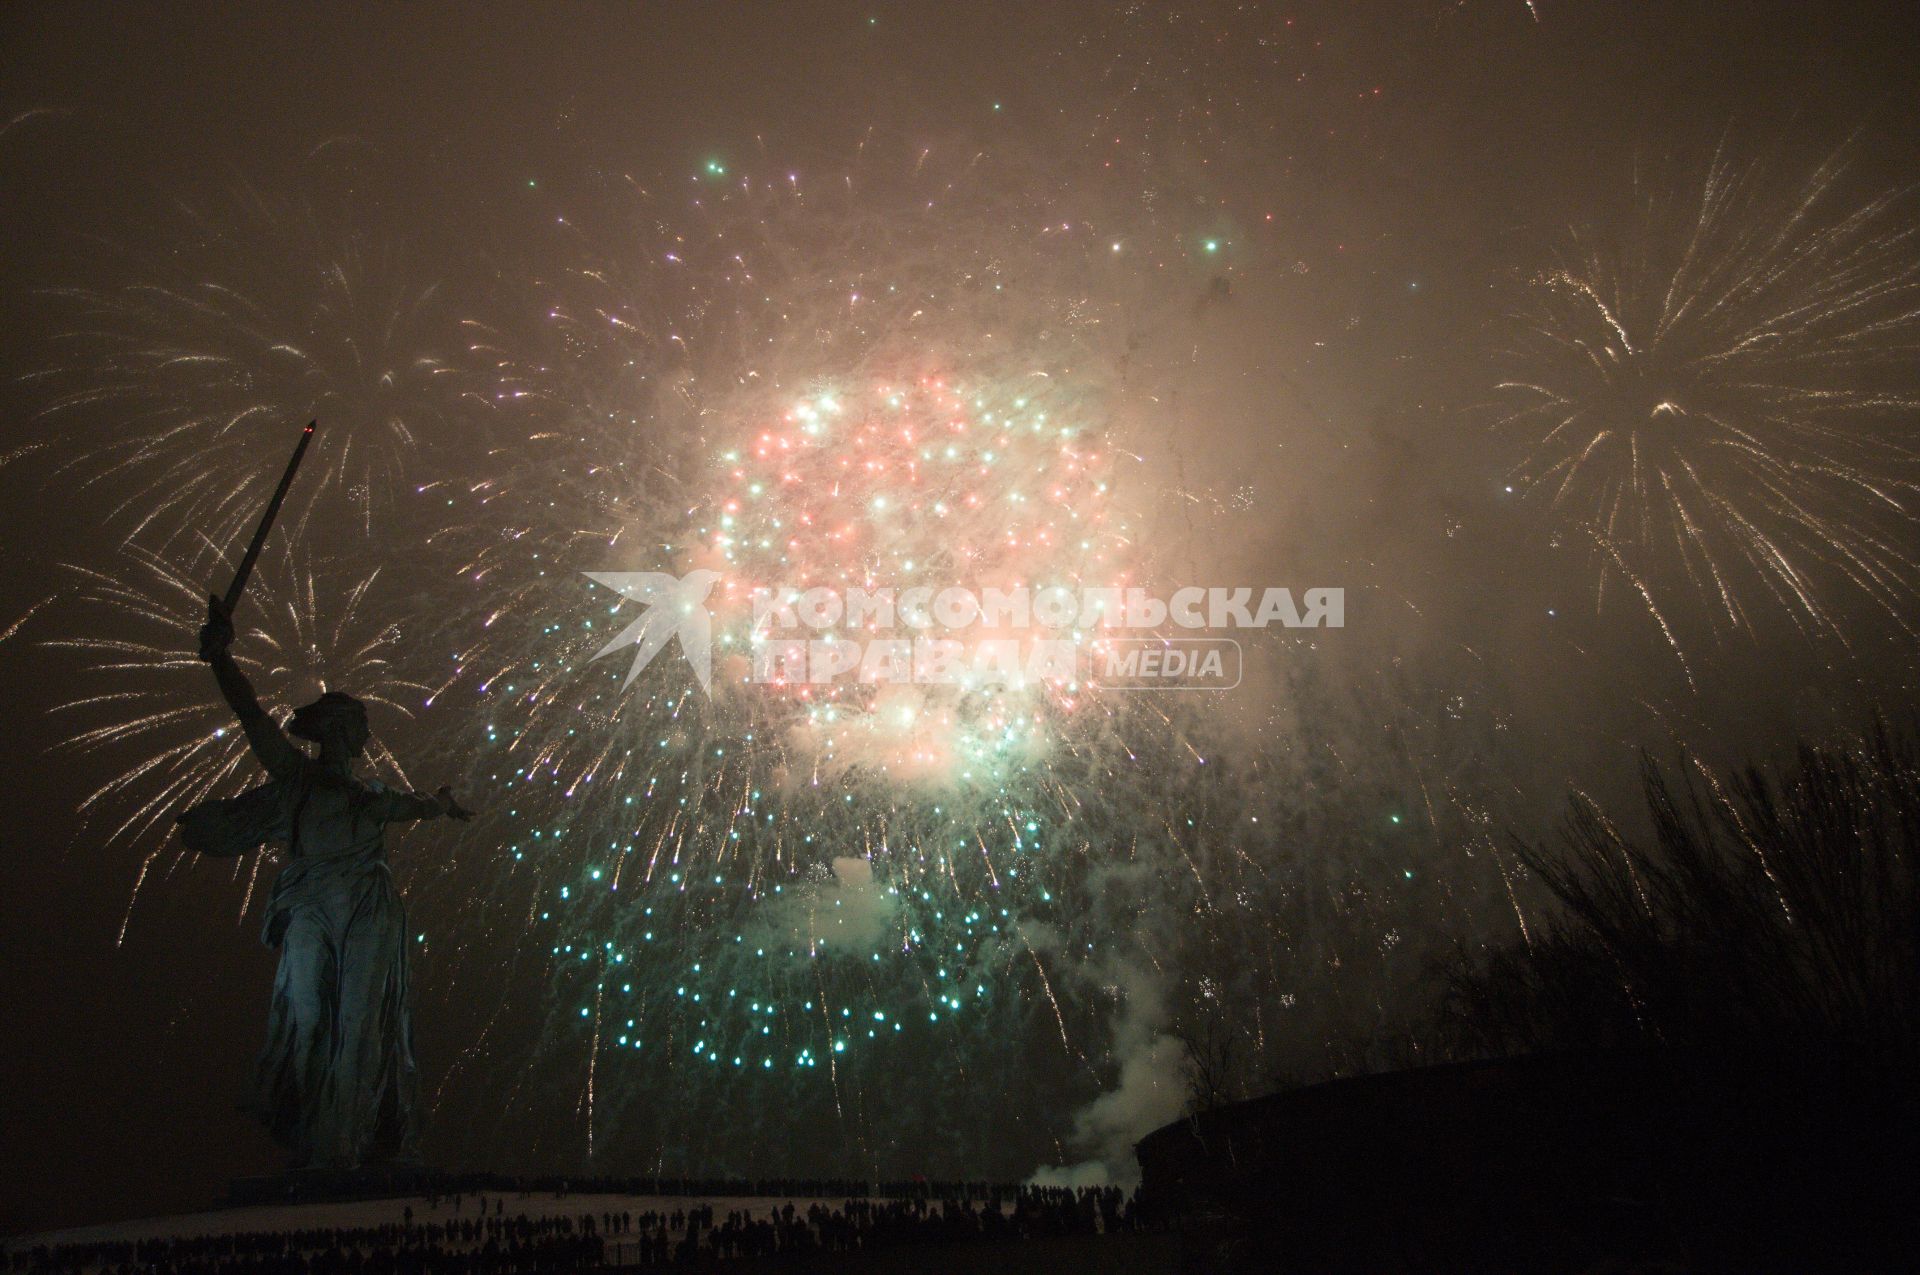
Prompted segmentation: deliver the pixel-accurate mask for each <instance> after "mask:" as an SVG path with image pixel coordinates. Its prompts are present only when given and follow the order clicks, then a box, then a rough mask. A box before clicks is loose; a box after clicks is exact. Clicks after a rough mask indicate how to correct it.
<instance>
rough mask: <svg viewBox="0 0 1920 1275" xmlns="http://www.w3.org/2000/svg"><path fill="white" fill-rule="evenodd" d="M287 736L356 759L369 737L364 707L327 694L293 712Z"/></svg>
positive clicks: (341, 694)
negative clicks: (311, 742) (307, 740)
mask: <svg viewBox="0 0 1920 1275" xmlns="http://www.w3.org/2000/svg"><path fill="white" fill-rule="evenodd" d="M287 733H288V734H290V735H292V736H293V737H294V738H295V739H310V740H312V741H313V742H314V743H316V744H318V745H320V747H321V748H322V749H329V748H331V749H335V750H338V751H341V752H343V753H344V754H345V755H346V756H348V757H358V756H359V755H360V754H361V752H362V751H363V750H365V748H366V746H367V739H368V738H369V737H370V736H371V735H372V734H373V732H372V731H371V730H369V729H368V727H367V706H366V705H365V704H362V703H361V702H360V701H359V700H357V699H355V698H354V697H353V696H351V695H348V694H345V693H344V692H341V691H328V692H327V693H326V694H324V695H322V696H321V697H320V698H319V699H317V700H315V701H313V703H311V704H303V705H301V706H300V707H299V708H296V709H294V710H293V720H292V721H290V722H288V723H287Z"/></svg>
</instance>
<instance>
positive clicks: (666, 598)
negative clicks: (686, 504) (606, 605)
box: [583, 568, 720, 695]
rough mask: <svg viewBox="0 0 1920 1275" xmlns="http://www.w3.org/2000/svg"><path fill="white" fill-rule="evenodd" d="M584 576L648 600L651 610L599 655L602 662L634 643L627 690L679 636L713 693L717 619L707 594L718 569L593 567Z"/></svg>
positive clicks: (689, 659)
mask: <svg viewBox="0 0 1920 1275" xmlns="http://www.w3.org/2000/svg"><path fill="white" fill-rule="evenodd" d="M583 574H585V576H586V577H587V578H588V579H589V580H592V581H593V582H594V583H595V584H604V585H606V586H607V587H608V588H609V589H612V590H613V591H614V592H616V593H618V594H619V595H620V596H621V597H623V598H629V599H631V600H633V601H635V602H639V603H643V604H644V605H645V606H646V608H647V609H646V611H644V612H643V613H642V614H641V616H640V618H639V619H637V620H635V621H634V622H633V623H632V624H629V625H628V626H627V627H626V628H624V629H622V630H621V631H620V632H619V634H618V635H617V636H616V637H615V638H614V639H613V641H611V642H609V643H607V644H606V645H605V646H603V647H601V648H600V650H599V651H597V652H595V654H594V657H593V658H594V659H596V660H597V659H600V658H601V657H603V656H606V655H611V654H612V653H613V652H615V651H617V650H619V649H620V648H621V647H623V646H631V647H633V664H632V666H631V667H630V668H628V669H627V680H626V681H625V682H623V683H622V684H621V689H622V690H625V689H626V688H627V687H629V686H632V685H633V679H634V678H636V677H639V676H640V670H642V669H644V668H645V667H647V665H648V664H650V663H652V661H653V657H654V656H656V655H658V654H660V650H661V648H662V647H664V646H666V644H667V642H668V640H669V639H671V638H673V637H676V636H677V637H678V638H679V639H680V653H681V654H682V655H684V656H686V657H687V663H688V665H690V666H691V667H692V669H693V676H694V678H695V679H696V680H697V681H698V682H699V683H700V689H701V690H702V691H705V692H706V693H707V694H709V695H711V694H712V693H713V690H712V685H711V684H712V681H713V617H712V616H711V615H709V614H708V612H707V595H708V594H709V593H712V592H713V586H714V584H715V582H717V581H718V580H719V579H720V573H719V572H718V571H709V570H706V569H705V568H701V569H699V570H696V571H689V572H687V574H686V575H684V576H677V577H676V576H672V575H668V574H667V573H666V572H664V571H588V572H584V573H583Z"/></svg>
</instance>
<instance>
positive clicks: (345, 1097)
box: [182, 731, 440, 1166]
mask: <svg viewBox="0 0 1920 1275" xmlns="http://www.w3.org/2000/svg"><path fill="white" fill-rule="evenodd" d="M275 734H277V731H276V732H275ZM280 742H281V744H282V745H283V746H284V748H285V752H284V753H281V752H279V751H278V750H277V749H273V748H271V747H269V748H267V749H265V750H262V749H261V748H259V747H258V746H256V752H262V753H263V760H266V759H267V758H268V757H271V762H270V764H269V767H268V769H269V771H270V772H271V773H272V774H273V776H274V777H273V780H272V782H270V783H267V784H263V785H262V786H260V787H259V788H255V789H253V790H252V791H251V792H248V793H245V794H243V795H242V796H239V797H236V798H232V799H229V800H226V801H217V802H208V803H206V804H205V805H203V806H199V807H196V808H195V809H194V810H193V811H190V812H189V813H188V814H187V815H186V816H185V817H184V818H183V820H182V824H183V828H182V832H183V834H184V837H185V840H186V841H187V844H189V845H190V846H193V847H194V848H195V849H198V850H200V851H202V852H203V853H208V854H238V853H241V852H243V851H245V850H246V849H249V848H251V847H252V846H254V845H258V844H260V843H261V842H262V841H269V840H271V841H279V842H283V843H284V844H285V845H286V853H287V863H286V866H285V867H284V868H282V869H281V871H280V875H279V878H278V879H277V880H275V882H274V883H273V891H272V893H271V895H270V896H269V898H268V901H267V911H266V924H265V928H264V930H263V932H262V937H263V939H264V940H265V941H266V943H267V945H268V946H269V947H277V948H279V949H280V968H279V972H278V974H277V975H276V976H275V978H274V985H273V1004H272V1008H271V1010H270V1013H269V1018H268V1023H267V1045H266V1048H265V1049H264V1050H262V1051H261V1054H260V1062H259V1068H258V1087H259V1088H258V1108H259V1115H260V1118H261V1119H262V1120H263V1121H264V1122H265V1124H266V1125H267V1127H268V1128H269V1129H270V1130H271V1131H272V1133H273V1135H274V1137H275V1138H276V1139H277V1140H278V1141H279V1142H280V1143H281V1144H282V1145H284V1146H286V1147H288V1148H289V1149H290V1150H291V1151H292V1152H293V1154H294V1163H295V1165H296V1166H309V1165H311V1166H352V1165H360V1164H372V1163H385V1162H390V1161H393V1160H396V1159H411V1158H412V1157H413V1155H414V1133H415V1120H414V1112H415V1097H416V1093H417V1089H418V1078H417V1073H416V1071H415V1067H414V1059H413V1025H412V1019H411V1014H410V1012H409V1008H408V996H407V947H406V911H405V908H404V906H403V905H402V903H401V900H400V893H399V891H398V890H397V889H395V888H394V884H393V875H392V873H391V872H390V871H389V870H388V867H387V855H386V846H385V839H384V835H383V834H384V830H385V827H386V825H387V824H389V823H392V822H396V821H398V820H407V819H424V818H431V817H433V816H434V815H437V814H439V813H440V808H439V806H438V804H437V803H436V802H435V801H434V800H433V799H432V798H430V797H424V796H419V795H416V794H411V793H403V792H396V791H393V790H390V789H388V788H386V787H385V786H383V785H381V784H379V783H376V782H369V781H365V780H360V779H356V778H354V777H353V776H351V775H349V774H344V773H341V772H340V771H337V770H331V769H329V768H327V767H325V766H323V765H321V764H320V763H319V762H317V761H315V760H312V759H310V758H308V757H306V756H305V755H304V754H302V753H301V752H300V751H299V750H298V749H296V748H294V747H293V746H292V745H291V744H290V743H286V741H285V740H284V738H282V739H281V741H280Z"/></svg>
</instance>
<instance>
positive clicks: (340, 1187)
mask: <svg viewBox="0 0 1920 1275" xmlns="http://www.w3.org/2000/svg"><path fill="white" fill-rule="evenodd" d="M442 1176H444V1175H442V1174H441V1173H439V1172H438V1171H437V1170H434V1169H429V1168H427V1167H426V1166H424V1165H418V1164H379V1165H368V1166H366V1167H364V1168H359V1169H289V1170H287V1171H286V1172H285V1173H274V1174H268V1175H266V1176H263V1177H257V1178H234V1179H233V1180H232V1181H230V1182H228V1183H227V1202H228V1203H229V1204H232V1205H245V1204H309V1203H312V1202H314V1201H316V1200H380V1199H390V1198H392V1197H394V1196H398V1195H424V1194H426V1193H427V1191H428V1190H429V1189H430V1188H431V1187H432V1186H433V1185H434V1183H435V1182H436V1181H437V1180H438V1179H440V1178H441V1177H442Z"/></svg>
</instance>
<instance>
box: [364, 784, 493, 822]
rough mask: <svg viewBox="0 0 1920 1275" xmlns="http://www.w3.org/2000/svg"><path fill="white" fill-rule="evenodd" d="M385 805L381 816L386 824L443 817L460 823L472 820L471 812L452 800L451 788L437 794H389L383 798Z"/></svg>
mask: <svg viewBox="0 0 1920 1275" xmlns="http://www.w3.org/2000/svg"><path fill="white" fill-rule="evenodd" d="M383 801H384V803H385V805H384V807H383V809H382V810H381V816H382V817H383V818H384V819H385V820H386V821H387V822H388V823H404V822H406V821H408V820H412V819H438V818H440V816H442V815H445V816H446V817H447V818H449V819H458V820H460V821H461V822H463V823H464V822H466V821H467V820H469V819H471V818H473V811H471V810H468V809H466V808H465V807H464V806H462V805H461V804H460V803H459V802H457V801H455V800H454V799H453V790H452V789H451V788H442V789H441V790H440V791H439V792H437V793H432V794H428V793H424V792H390V793H387V794H385V796H384V797H383Z"/></svg>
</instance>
